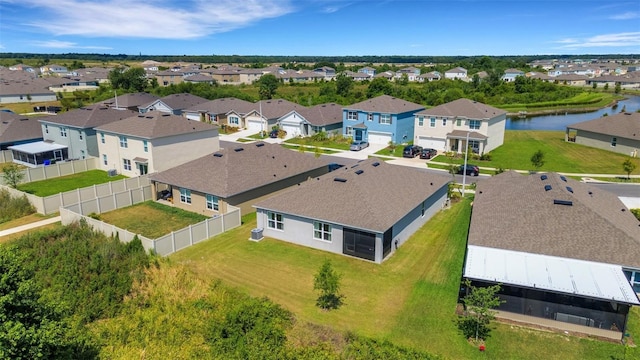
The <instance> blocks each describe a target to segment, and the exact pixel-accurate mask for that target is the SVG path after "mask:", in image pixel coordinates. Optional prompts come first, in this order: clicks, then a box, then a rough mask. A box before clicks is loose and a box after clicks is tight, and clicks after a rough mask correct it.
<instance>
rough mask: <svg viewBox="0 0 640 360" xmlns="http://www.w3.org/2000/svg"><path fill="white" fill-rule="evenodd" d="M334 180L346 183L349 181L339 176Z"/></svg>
mask: <svg viewBox="0 0 640 360" xmlns="http://www.w3.org/2000/svg"><path fill="white" fill-rule="evenodd" d="M333 181H337V182H341V183H346V182H347V179H345V178H338V177H337V178H333Z"/></svg>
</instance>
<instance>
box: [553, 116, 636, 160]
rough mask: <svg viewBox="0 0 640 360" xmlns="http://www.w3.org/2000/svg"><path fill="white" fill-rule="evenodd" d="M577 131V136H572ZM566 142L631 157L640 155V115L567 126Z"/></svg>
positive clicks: (603, 118)
mask: <svg viewBox="0 0 640 360" xmlns="http://www.w3.org/2000/svg"><path fill="white" fill-rule="evenodd" d="M574 131H575V136H570V134H571V133H572V132H574ZM565 140H566V141H572V142H575V143H576V144H581V145H585V146H590V147H594V148H598V149H602V150H608V151H613V152H617V153H620V154H624V155H629V156H631V157H638V156H640V154H638V152H639V151H640V113H638V112H635V113H630V112H625V113H619V114H615V115H611V116H606V117H601V118H599V119H594V120H588V121H583V122H579V123H576V124H571V125H569V126H567V130H566V133H565Z"/></svg>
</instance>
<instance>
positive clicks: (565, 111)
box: [507, 98, 626, 118]
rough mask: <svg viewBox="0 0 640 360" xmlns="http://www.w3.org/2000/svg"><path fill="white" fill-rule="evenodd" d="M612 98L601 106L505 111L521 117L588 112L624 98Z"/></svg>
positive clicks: (611, 104) (616, 102)
mask: <svg viewBox="0 0 640 360" xmlns="http://www.w3.org/2000/svg"><path fill="white" fill-rule="evenodd" d="M625 99H626V98H624V99H620V100H613V101H612V102H610V103H609V104H607V105H605V106H602V107H587V108H557V109H545V110H534V111H519V112H507V117H521V118H527V117H531V116H541V115H566V114H584V113H590V112H594V111H598V110H601V109H606V108H608V107H612V106H616V105H617V104H618V102H619V101H622V100H625Z"/></svg>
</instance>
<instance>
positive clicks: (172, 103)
mask: <svg viewBox="0 0 640 360" xmlns="http://www.w3.org/2000/svg"><path fill="white" fill-rule="evenodd" d="M207 101H209V100H207V99H205V98H202V97H200V96H197V95H192V94H189V93H182V94H171V95H167V96H165V97H162V98H160V99H156V100H153V101H151V102H149V103H147V104H144V105H140V106H138V111H139V112H140V113H141V114H144V113H146V112H148V111H154V110H155V111H160V112H164V113H169V114H174V115H181V114H182V111H183V110H184V109H187V108H190V107H193V106H195V105H198V104H202V103H205V102H207Z"/></svg>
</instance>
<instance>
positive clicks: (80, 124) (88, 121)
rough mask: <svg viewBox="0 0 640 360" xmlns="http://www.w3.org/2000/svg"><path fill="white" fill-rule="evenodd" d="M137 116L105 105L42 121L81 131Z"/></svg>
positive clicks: (80, 109) (132, 112) (128, 111)
mask: <svg viewBox="0 0 640 360" xmlns="http://www.w3.org/2000/svg"><path fill="white" fill-rule="evenodd" d="M135 114H136V112H135V111H131V110H116V109H111V108H108V107H106V106H103V105H91V106H85V107H83V108H79V109H73V110H70V111H67V112H64V113H60V114H59V115H52V116H47V117H44V118H41V119H40V121H41V122H46V123H51V124H60V125H67V126H73V127H77V128H80V129H90V128H94V127H96V126H101V125H106V124H109V123H111V122H114V121H118V120H122V119H126V118H128V117H130V116H133V115H135Z"/></svg>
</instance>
